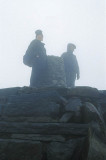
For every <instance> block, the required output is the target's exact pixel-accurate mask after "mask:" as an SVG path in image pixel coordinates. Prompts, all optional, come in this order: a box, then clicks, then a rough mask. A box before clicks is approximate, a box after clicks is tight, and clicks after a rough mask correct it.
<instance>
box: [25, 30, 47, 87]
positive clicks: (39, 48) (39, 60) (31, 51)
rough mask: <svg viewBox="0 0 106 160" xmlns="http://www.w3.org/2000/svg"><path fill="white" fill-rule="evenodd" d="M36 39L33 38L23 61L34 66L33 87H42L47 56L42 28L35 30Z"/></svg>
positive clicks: (31, 82) (31, 83)
mask: <svg viewBox="0 0 106 160" xmlns="http://www.w3.org/2000/svg"><path fill="white" fill-rule="evenodd" d="M35 34H36V39H35V40H33V41H32V42H31V43H30V45H29V47H28V49H27V51H26V53H25V55H24V57H23V63H24V64H25V65H27V66H29V67H32V73H31V78H30V86H31V87H40V86H41V85H42V83H43V81H44V77H45V71H46V65H47V56H46V49H45V47H44V45H45V44H44V43H42V42H41V41H43V34H42V31H41V30H37V31H35Z"/></svg>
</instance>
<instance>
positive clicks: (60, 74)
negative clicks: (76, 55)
mask: <svg viewBox="0 0 106 160" xmlns="http://www.w3.org/2000/svg"><path fill="white" fill-rule="evenodd" d="M43 76H44V77H43V78H42V79H41V81H39V87H54V86H66V79H65V72H64V62H63V59H62V58H61V57H58V56H47V69H46V71H45V73H44V75H43Z"/></svg>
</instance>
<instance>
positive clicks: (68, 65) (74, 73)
mask: <svg viewBox="0 0 106 160" xmlns="http://www.w3.org/2000/svg"><path fill="white" fill-rule="evenodd" d="M74 49H76V46H75V45H74V44H72V43H69V44H68V45H67V52H65V53H63V54H62V55H61V57H62V58H63V60H64V69H65V75H66V85H67V87H74V86H75V80H76V78H77V80H78V79H79V78H80V72H79V66H78V61H77V58H76V56H75V55H74V54H73V52H74Z"/></svg>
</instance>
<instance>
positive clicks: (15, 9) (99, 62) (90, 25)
mask: <svg viewBox="0 0 106 160" xmlns="http://www.w3.org/2000/svg"><path fill="white" fill-rule="evenodd" d="M105 2H106V1H105V0H0V88H6V87H15V86H28V85H29V80H30V74H31V68H28V67H27V66H25V65H24V64H23V62H22V59H23V55H24V54H25V51H26V49H27V47H28V45H29V43H30V42H31V41H32V40H33V39H34V38H35V34H34V32H35V30H36V29H41V30H43V34H44V43H45V44H46V45H45V47H46V50H47V54H48V55H57V56H60V55H61V54H62V53H63V52H64V51H66V46H67V43H69V42H72V43H75V44H76V46H77V49H76V50H75V55H76V56H77V59H78V62H79V66H80V72H81V78H80V80H79V81H76V85H77V86H91V87H96V88H98V89H106V48H105V43H106V36H105V35H106V31H105V28H106V26H105V19H106V15H105V10H106V7H105Z"/></svg>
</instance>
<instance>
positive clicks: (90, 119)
mask: <svg viewBox="0 0 106 160" xmlns="http://www.w3.org/2000/svg"><path fill="white" fill-rule="evenodd" d="M105 117H106V92H105V91H98V90H97V89H95V88H91V87H75V88H72V89H68V88H65V87H46V88H39V89H37V88H30V87H23V88H20V87H17V88H7V89H1V90H0V160H105V159H106V130H105V127H106V118H105Z"/></svg>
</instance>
